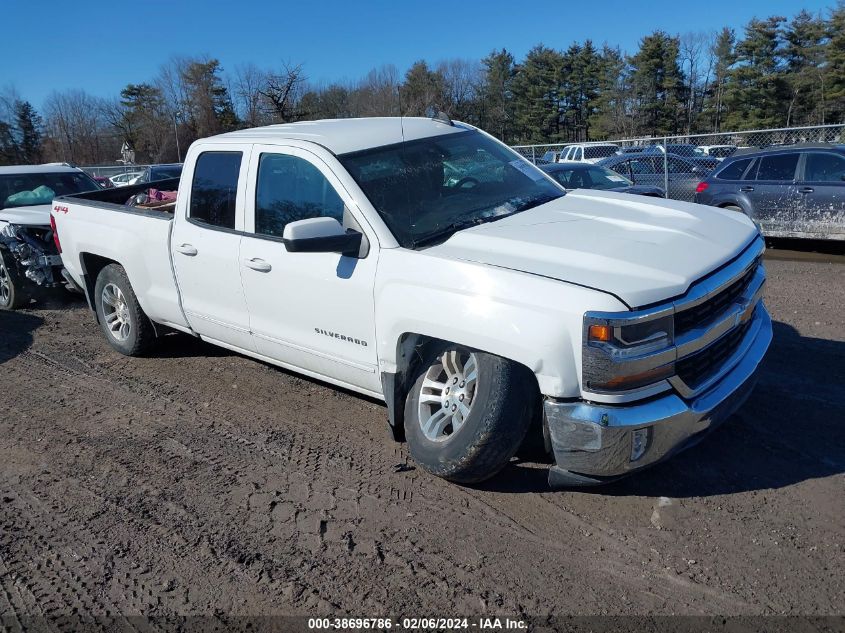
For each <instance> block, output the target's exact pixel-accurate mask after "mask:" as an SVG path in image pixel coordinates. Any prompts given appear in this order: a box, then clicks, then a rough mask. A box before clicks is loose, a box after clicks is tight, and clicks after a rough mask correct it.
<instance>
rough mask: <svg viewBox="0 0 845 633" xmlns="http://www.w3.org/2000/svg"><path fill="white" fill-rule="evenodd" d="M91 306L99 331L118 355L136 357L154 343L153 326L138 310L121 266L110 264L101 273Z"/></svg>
mask: <svg viewBox="0 0 845 633" xmlns="http://www.w3.org/2000/svg"><path fill="white" fill-rule="evenodd" d="M94 304H95V307H96V309H97V317H98V319H99V321H100V329H101V330H102V331H103V334H105V336H106V340H107V341H108V342H109V344H110V345H111V346H112V347H113V348H114V349H116V350H117V351H118V352H120V353H121V354H125V355H127V356H139V355H141V354H143V353H144V352H145V351H146V350H147V349H149V347H150V346H151V345H152V343H153V341H155V332H154V331H153V326H152V323H150V320H149V318H148V317H147V315H146V314H144V311H143V310H142V309H141V305H140V304H139V303H138V298H137V297H136V296H135V292H134V291H133V290H132V285H131V284H130V283H129V278H128V277H127V276H126V271H125V270H123V267H122V266H119V265H118V264H109V265H108V266H106V267H105V268H103V269H102V270H101V271H100V274H99V275H98V276H97V283H96V285H95V287H94Z"/></svg>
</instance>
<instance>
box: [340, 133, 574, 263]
mask: <svg viewBox="0 0 845 633" xmlns="http://www.w3.org/2000/svg"><path fill="white" fill-rule="evenodd" d="M339 159H340V161H341V163H342V164H343V165H344V167H346V169H347V170H348V171H349V173H350V174H351V175H352V177H353V178H354V179H355V181H356V182H357V183H358V185H359V186H360V187H361V189H363V191H364V193H365V194H366V195H367V197H368V198H369V200H370V202H371V203H372V204H373V206H374V207H375V208H376V210H377V211H378V213H379V215H381V217H382V218H383V219H384V221H385V223H386V224H387V226H388V228H390V230H391V232H392V233H393V235H394V236H395V237H396V240H397V241H398V242H399V243H400V244H401V245H402V246H404V247H406V248H416V247H419V246H423V245H425V244H429V243H432V242H434V241H438V240H440V241H442V240H445V239H448V237H449V236H450V235H451V234H452V233H454V232H455V231H458V230H460V229H461V228H466V227H467V226H471V225H473V224H480V223H483V222H492V221H494V220H497V219H500V218H503V217H506V216H508V215H513V214H514V213H519V212H521V211H525V210H527V209H530V208H532V207H535V206H537V205H540V204H543V203H545V202H549V201H550V200H554V199H556V198H559V197H561V196H562V195H564V192H563V191H562V190H561V189H559V188H558V187H556V186H555V185H554V184H552V183H551V182H550V181H549V180H548V179H547V178H546V176H545V175H544V174H543V172H542V171H540V170H539V169H538V168H537V167H534V166H533V165H531V164H530V163H528V162H527V161H525V160H523V159H521V158H519V157H517V156H516V155H514V154H513V153H512V152H511V151H510V150H509V149H507V148H506V147H504V146H502V145H501V144H499V143H498V142H496V141H494V140H492V139H490V138H489V137H487V136H485V135H484V134H482V133H480V132H477V131H474V130H468V131H466V132H456V133H454V134H448V135H444V136H436V137H430V138H425V139H419V140H415V141H408V142H406V143H397V144H395V145H387V146H384V147H377V148H375V149H369V150H364V151H360V152H353V153H350V154H344V155H342V156H340V157H339Z"/></svg>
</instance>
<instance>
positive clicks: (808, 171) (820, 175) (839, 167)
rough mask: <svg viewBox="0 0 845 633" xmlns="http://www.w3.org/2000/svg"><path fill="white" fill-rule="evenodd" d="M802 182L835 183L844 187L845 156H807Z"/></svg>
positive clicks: (811, 154)
mask: <svg viewBox="0 0 845 633" xmlns="http://www.w3.org/2000/svg"><path fill="white" fill-rule="evenodd" d="M804 180H806V181H808V182H835V183H839V184H842V185H845V156H840V155H839V154H829V153H822V152H811V153H808V154H807V163H806V165H805V166H804Z"/></svg>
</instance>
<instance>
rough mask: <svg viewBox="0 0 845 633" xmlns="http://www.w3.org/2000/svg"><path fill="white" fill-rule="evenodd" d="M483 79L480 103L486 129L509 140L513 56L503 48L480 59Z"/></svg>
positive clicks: (511, 124)
mask: <svg viewBox="0 0 845 633" xmlns="http://www.w3.org/2000/svg"><path fill="white" fill-rule="evenodd" d="M481 64H482V66H483V67H484V79H483V83H482V87H481V95H482V98H481V103H483V104H485V116H484V118H483V120H484V121H485V124H486V127H487V130H488V131H489V132H490V133H491V134H495V135H497V136H498V137H499V139H501V140H503V141H506V142H507V141H510V140H511V134H512V129H513V93H512V92H511V89H512V84H513V78H514V75H515V72H516V71H515V68H514V58H513V55H511V54H510V53H509V52H508V51H507V50H505V49H504V48H503V49H502V50H501V51H497V50H494V51H493V52H492V53H490V54H489V55H487V57H485V58H484V59H482V60H481Z"/></svg>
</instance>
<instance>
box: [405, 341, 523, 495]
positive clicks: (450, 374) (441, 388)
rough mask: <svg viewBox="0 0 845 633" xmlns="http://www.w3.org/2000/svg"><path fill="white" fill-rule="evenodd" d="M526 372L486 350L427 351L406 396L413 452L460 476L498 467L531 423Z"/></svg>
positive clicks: (428, 465) (482, 474) (436, 469)
mask: <svg viewBox="0 0 845 633" xmlns="http://www.w3.org/2000/svg"><path fill="white" fill-rule="evenodd" d="M531 378H532V377H531V375H530V372H529V371H528V369H526V368H525V367H523V366H521V365H519V364H517V363H514V362H513V361H510V360H507V359H505V358H501V357H500V356H494V355H492V354H487V353H484V352H479V351H474V350H469V349H464V348H460V347H451V346H450V347H447V348H446V349H443V350H440V351H439V352H437V353H435V354H431V355H429V357H428V358H427V360H425V361H424V362H423V363H422V365H421V366H420V367H419V370H418V375H417V378H416V380H415V381H414V384H413V386H412V387H411V390H410V393H409V394H408V397H407V400H406V402H405V433H406V437H407V440H408V447H409V449H410V451H411V455H412V457H413V458H414V460H415V461H416V462H417V463H418V464H420V466H422V467H423V468H425V469H426V470H428V471H429V472H431V473H433V474H435V475H437V476H439V477H443V478H445V479H448V480H450V481H455V482H458V483H477V482H480V481H484V480H485V479H489V478H490V477H492V476H493V475H495V474H496V473H498V472H499V471H500V470H501V469H502V468H503V467H504V466H505V464H507V463H508V461H509V460H510V458H511V457H513V455H514V454H515V453H516V451H517V449H519V447H520V445H521V444H522V440H523V439H524V438H525V434H526V432H527V431H528V428H529V426H530V425H531V417H532V414H533V412H534V410H535V407H534V404H535V403H536V398H535V397H534V396H535V393H534V392H535V391H536V386H535V385H534V384H533V381H532V380H531Z"/></svg>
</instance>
